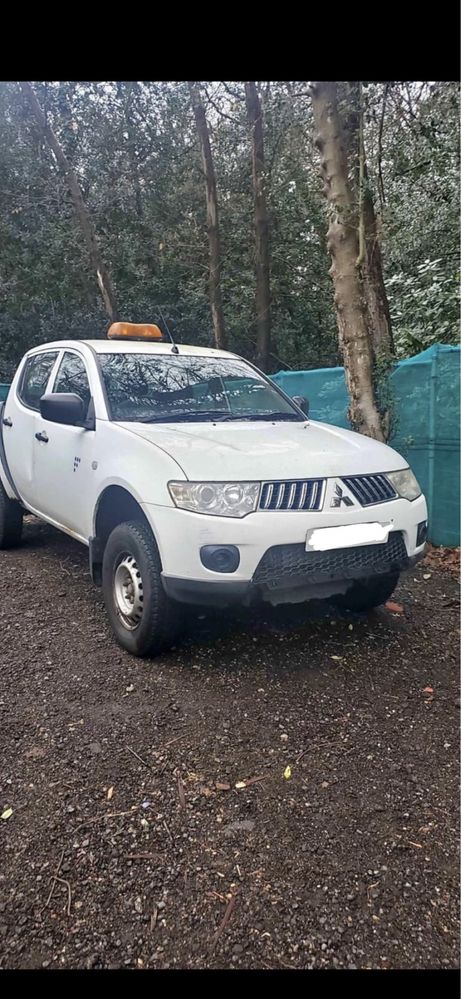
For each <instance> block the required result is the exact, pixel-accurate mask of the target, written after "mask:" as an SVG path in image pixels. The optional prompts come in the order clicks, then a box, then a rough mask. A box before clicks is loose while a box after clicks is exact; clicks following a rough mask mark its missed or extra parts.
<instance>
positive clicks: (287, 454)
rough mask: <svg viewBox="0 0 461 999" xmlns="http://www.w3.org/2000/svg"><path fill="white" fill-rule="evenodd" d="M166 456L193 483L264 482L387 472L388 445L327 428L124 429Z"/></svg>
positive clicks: (395, 461) (401, 464) (391, 462)
mask: <svg viewBox="0 0 461 999" xmlns="http://www.w3.org/2000/svg"><path fill="white" fill-rule="evenodd" d="M122 426H123V428H124V429H125V430H128V431H129V432H130V433H132V434H135V435H136V436H137V437H141V438H142V439H143V440H145V441H149V442H151V443H152V444H154V445H156V446H157V447H159V448H161V449H162V451H165V452H166V453H167V454H169V455H170V456H171V457H172V458H173V459H174V461H176V463H177V464H178V465H179V466H180V467H181V468H182V470H183V472H184V474H185V476H186V477H187V478H188V479H190V480H192V481H202V480H203V481H206V480H216V481H248V480H250V481H254V480H256V481H262V480H265V479H302V478H316V477H326V478H328V477H331V476H336V475H339V476H341V475H360V474H367V473H373V472H391V471H394V470H395V469H399V468H406V466H407V462H406V461H405V460H404V459H403V458H402V457H401V455H399V454H397V452H396V451H394V450H393V449H392V448H390V447H388V446H387V445H386V444H380V443H379V442H378V441H375V440H372V439H371V438H370V437H363V436H362V435H361V434H356V433H352V431H350V430H341V429H339V428H338V427H332V426H330V425H329V424H326V423H317V422H311V421H308V422H306V423H284V422H279V423H267V422H265V421H261V422H255V423H253V422H251V423H250V422H248V423H244V422H242V423H234V422H232V423H224V424H219V423H218V424H212V423H188V424H187V425H186V426H184V424H173V423H169V424H166V423H162V424H161V425H158V424H154V425H149V424H143V423H122Z"/></svg>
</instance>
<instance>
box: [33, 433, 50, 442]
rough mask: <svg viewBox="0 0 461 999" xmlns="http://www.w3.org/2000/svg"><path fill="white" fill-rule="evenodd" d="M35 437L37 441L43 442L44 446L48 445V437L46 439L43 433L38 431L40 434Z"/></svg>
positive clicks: (46, 435)
mask: <svg viewBox="0 0 461 999" xmlns="http://www.w3.org/2000/svg"><path fill="white" fill-rule="evenodd" d="M35 436H36V438H37V440H38V441H43V443H44V444H48V441H49V437H48V434H46V433H45V432H44V431H43V432H42V431H40V433H39V434H35Z"/></svg>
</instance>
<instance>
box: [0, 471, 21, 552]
mask: <svg viewBox="0 0 461 999" xmlns="http://www.w3.org/2000/svg"><path fill="white" fill-rule="evenodd" d="M22 518H23V509H22V507H21V506H20V505H19V503H18V502H17V500H12V499H10V497H9V496H8V495H7V494H6V492H5V490H4V488H3V485H2V483H1V482H0V548H16V546H17V545H19V544H21V538H22Z"/></svg>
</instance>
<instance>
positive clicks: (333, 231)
mask: <svg viewBox="0 0 461 999" xmlns="http://www.w3.org/2000/svg"><path fill="white" fill-rule="evenodd" d="M312 107H313V112H314V120H315V126H316V130H317V137H316V145H317V147H318V149H319V151H320V154H321V164H322V174H323V178H324V181H325V193H326V196H327V199H328V202H329V205H330V208H331V215H330V225H329V229H328V234H327V245H328V249H329V252H330V255H331V260H332V264H331V269H330V274H331V276H332V278H333V285H334V292H335V294H334V302H335V309H336V320H337V324H338V331H339V342H340V347H341V349H342V353H343V357H344V368H345V374H346V382H347V387H348V392H349V399H350V404H349V417H350V420H351V423H352V425H353V426H354V428H355V429H356V430H358V431H359V432H360V433H363V434H366V435H367V436H368V437H374V438H375V439H376V440H379V441H384V432H383V427H382V424H381V418H380V413H379V410H378V405H377V402H376V397H375V390H374V373H373V367H374V356H373V345H372V341H371V337H370V334H369V329H368V315H367V305H366V301H365V297H364V291H363V286H362V280H361V274H360V269H359V268H358V267H357V266H356V265H357V261H358V260H359V233H358V221H359V220H358V211H357V203H356V201H355V200H354V196H353V189H352V185H351V181H350V177H349V164H348V156H347V151H348V143H349V137H348V135H347V129H345V117H344V115H343V116H341V115H340V113H339V109H338V85H337V84H336V83H335V82H331V81H328V82H323V81H321V82H317V83H314V84H313V86H312Z"/></svg>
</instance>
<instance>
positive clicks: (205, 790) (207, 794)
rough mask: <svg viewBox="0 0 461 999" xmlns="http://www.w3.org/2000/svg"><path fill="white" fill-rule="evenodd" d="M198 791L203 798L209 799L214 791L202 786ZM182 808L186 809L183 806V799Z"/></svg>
mask: <svg viewBox="0 0 461 999" xmlns="http://www.w3.org/2000/svg"><path fill="white" fill-rule="evenodd" d="M199 791H200V794H203V795H205V798H211V795H212V794H214V791H212V790H211V787H204V786H203V787H199ZM182 807H184V808H185V807H186V806H185V799H184V806H182Z"/></svg>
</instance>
